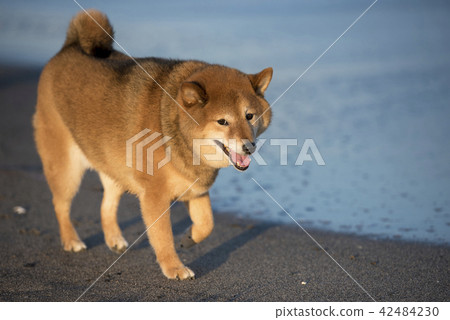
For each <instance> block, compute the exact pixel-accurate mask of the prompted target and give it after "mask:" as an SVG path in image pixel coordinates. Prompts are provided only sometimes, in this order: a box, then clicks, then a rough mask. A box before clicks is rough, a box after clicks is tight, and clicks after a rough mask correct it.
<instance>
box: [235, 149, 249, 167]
mask: <svg viewBox="0 0 450 320" xmlns="http://www.w3.org/2000/svg"><path fill="white" fill-rule="evenodd" d="M230 155H231V160H232V161H233V163H237V164H238V166H240V167H243V168H246V167H248V166H249V165H250V161H252V159H250V157H249V156H243V155H240V154H238V153H236V152H234V151H233V150H230Z"/></svg>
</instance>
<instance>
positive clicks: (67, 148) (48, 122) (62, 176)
mask: <svg viewBox="0 0 450 320" xmlns="http://www.w3.org/2000/svg"><path fill="white" fill-rule="evenodd" d="M33 124H34V128H35V139H36V144H37V148H38V152H39V155H40V157H41V160H42V165H43V168H44V174H45V177H46V178H47V182H48V184H49V187H50V190H51V192H52V195H53V205H54V208H55V212H56V218H57V219H58V222H59V231H60V236H61V242H62V245H63V247H64V250H66V251H73V252H78V251H82V250H84V249H86V245H85V244H84V243H83V242H82V241H81V240H80V238H79V237H78V234H77V232H76V230H75V228H74V227H73V225H72V222H71V221H70V206H71V203H72V199H73V197H74V196H75V194H76V193H77V191H78V188H79V186H80V182H81V179H82V177H83V173H84V171H85V170H86V169H87V168H88V166H89V163H88V161H87V160H86V158H85V156H84V155H83V153H82V152H81V150H80V148H79V147H78V146H77V145H76V144H75V142H74V141H73V138H72V136H71V134H70V132H69V130H68V129H67V128H66V127H65V125H64V124H63V122H62V120H61V118H60V117H59V115H58V114H57V113H56V112H55V110H54V109H49V108H47V109H42V108H39V106H38V108H37V112H36V114H35V116H34V122H33Z"/></svg>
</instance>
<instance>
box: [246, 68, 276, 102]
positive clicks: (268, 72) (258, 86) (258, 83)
mask: <svg viewBox="0 0 450 320" xmlns="http://www.w3.org/2000/svg"><path fill="white" fill-rule="evenodd" d="M272 74H273V70H272V68H266V69H264V70H263V71H261V72H260V73H257V74H249V75H248V77H249V79H250V82H251V83H252V86H253V88H254V89H255V92H256V93H257V94H259V95H262V96H263V95H264V92H265V91H266V89H267V87H268V86H269V83H270V80H272Z"/></svg>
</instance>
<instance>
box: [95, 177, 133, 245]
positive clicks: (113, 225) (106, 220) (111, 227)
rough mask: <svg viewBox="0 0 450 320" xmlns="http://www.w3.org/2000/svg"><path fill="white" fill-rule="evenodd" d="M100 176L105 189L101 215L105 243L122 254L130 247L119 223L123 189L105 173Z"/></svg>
mask: <svg viewBox="0 0 450 320" xmlns="http://www.w3.org/2000/svg"><path fill="white" fill-rule="evenodd" d="M99 175H100V180H101V181H102V184H103V189H104V191H103V200H102V207H101V214H102V227H103V233H104V234H105V242H106V245H107V246H108V247H109V249H111V250H112V251H114V252H117V253H122V252H124V251H125V250H126V249H127V247H128V243H127V241H126V240H125V239H124V237H123V236H122V232H121V231H120V227H119V225H118V223H117V207H118V206H119V201H120V196H121V195H122V193H123V189H122V188H121V187H120V186H119V185H118V184H117V183H116V182H115V181H114V180H112V179H111V178H110V177H108V176H107V175H105V174H104V173H99Z"/></svg>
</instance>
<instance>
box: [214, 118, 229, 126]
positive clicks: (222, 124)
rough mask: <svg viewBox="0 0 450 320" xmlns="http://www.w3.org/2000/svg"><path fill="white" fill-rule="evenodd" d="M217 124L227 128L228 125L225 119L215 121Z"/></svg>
mask: <svg viewBox="0 0 450 320" xmlns="http://www.w3.org/2000/svg"><path fill="white" fill-rule="evenodd" d="M217 123H218V124H220V125H221V126H227V125H228V121H227V120H225V119H220V120H217Z"/></svg>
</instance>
